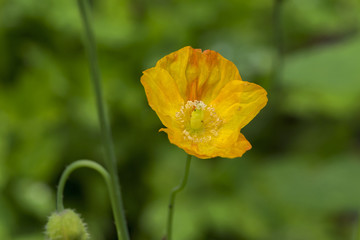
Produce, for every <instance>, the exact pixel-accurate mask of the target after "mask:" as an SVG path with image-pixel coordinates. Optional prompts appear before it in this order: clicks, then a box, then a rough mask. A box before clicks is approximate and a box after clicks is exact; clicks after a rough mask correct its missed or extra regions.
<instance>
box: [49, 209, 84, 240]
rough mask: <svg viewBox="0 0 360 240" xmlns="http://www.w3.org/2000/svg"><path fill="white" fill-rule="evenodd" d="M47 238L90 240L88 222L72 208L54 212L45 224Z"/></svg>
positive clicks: (53, 239) (55, 239) (51, 239)
mask: <svg viewBox="0 0 360 240" xmlns="http://www.w3.org/2000/svg"><path fill="white" fill-rule="evenodd" d="M45 235H46V240H88V239H90V237H89V234H88V232H87V229H86V224H85V223H84V222H83V220H82V219H81V217H80V216H79V215H78V214H77V213H75V212H74V211H73V210H71V209H65V210H63V211H62V212H54V213H53V214H51V216H50V217H49V220H48V222H47V224H46V226H45Z"/></svg>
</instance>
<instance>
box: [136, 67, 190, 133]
mask: <svg viewBox="0 0 360 240" xmlns="http://www.w3.org/2000/svg"><path fill="white" fill-rule="evenodd" d="M141 83H142V85H143V86H144V88H145V93H146V96H147V99H148V102H149V105H150V107H151V108H152V109H153V110H154V111H155V112H156V114H157V115H158V116H159V118H160V120H161V122H162V123H163V124H164V125H165V126H166V127H175V126H176V124H177V121H174V119H175V115H176V112H178V111H179V109H180V108H181V106H182V105H183V104H184V100H183V99H182V98H181V96H180V94H179V90H178V88H177V86H176V83H175V81H174V79H173V78H172V77H171V76H170V75H169V73H168V72H167V71H165V70H164V69H161V68H150V69H148V70H146V71H144V72H143V76H142V77H141Z"/></svg>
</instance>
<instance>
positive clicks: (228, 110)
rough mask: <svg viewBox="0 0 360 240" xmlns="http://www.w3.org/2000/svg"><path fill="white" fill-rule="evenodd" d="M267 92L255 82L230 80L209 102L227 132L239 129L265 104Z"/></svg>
mask: <svg viewBox="0 0 360 240" xmlns="http://www.w3.org/2000/svg"><path fill="white" fill-rule="evenodd" d="M266 95H267V93H266V91H265V89H263V88H262V87H260V86H259V85H257V84H254V83H250V82H245V81H238V80H235V81H231V82H229V83H228V84H226V86H225V87H224V88H223V89H222V90H221V91H220V93H219V95H218V96H217V97H216V98H215V99H214V101H212V102H211V105H212V106H213V107H214V108H215V111H216V113H217V114H218V115H219V116H220V118H221V119H222V120H223V121H224V125H223V128H224V130H225V129H229V132H234V131H240V129H241V128H243V127H244V126H245V125H246V124H248V123H249V122H250V121H251V120H252V119H253V118H254V117H255V116H256V114H258V112H259V111H260V110H261V109H262V108H263V107H264V106H265V105H266V103H267V101H268V99H267V96H266Z"/></svg>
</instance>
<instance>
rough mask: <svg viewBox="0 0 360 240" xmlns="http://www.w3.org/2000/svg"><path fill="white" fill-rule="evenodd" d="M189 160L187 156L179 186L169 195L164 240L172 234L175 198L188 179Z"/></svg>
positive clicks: (189, 156)
mask: <svg viewBox="0 0 360 240" xmlns="http://www.w3.org/2000/svg"><path fill="white" fill-rule="evenodd" d="M191 158H192V156H191V155H188V156H187V159H186V165H185V173H184V176H183V178H182V180H181V182H180V184H179V185H178V186H176V187H175V188H174V189H173V190H172V192H171V195H170V202H169V212H168V218H167V228H166V238H165V239H166V240H171V239H172V235H171V233H172V223H173V218H174V208H175V198H176V194H178V193H179V192H181V191H182V190H183V189H184V188H185V186H186V183H187V180H188V177H189V170H190V164H191Z"/></svg>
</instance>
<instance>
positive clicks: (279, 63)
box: [273, 0, 284, 85]
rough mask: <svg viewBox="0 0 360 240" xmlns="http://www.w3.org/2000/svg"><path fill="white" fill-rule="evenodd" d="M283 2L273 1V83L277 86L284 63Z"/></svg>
mask: <svg viewBox="0 0 360 240" xmlns="http://www.w3.org/2000/svg"><path fill="white" fill-rule="evenodd" d="M283 3H284V0H274V8H273V30H274V46H275V49H276V59H275V63H274V73H273V81H274V82H275V83H274V84H276V85H279V81H280V77H281V76H280V75H281V71H282V68H283V62H284V39H283V25H282V12H283V11H282V8H283Z"/></svg>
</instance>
